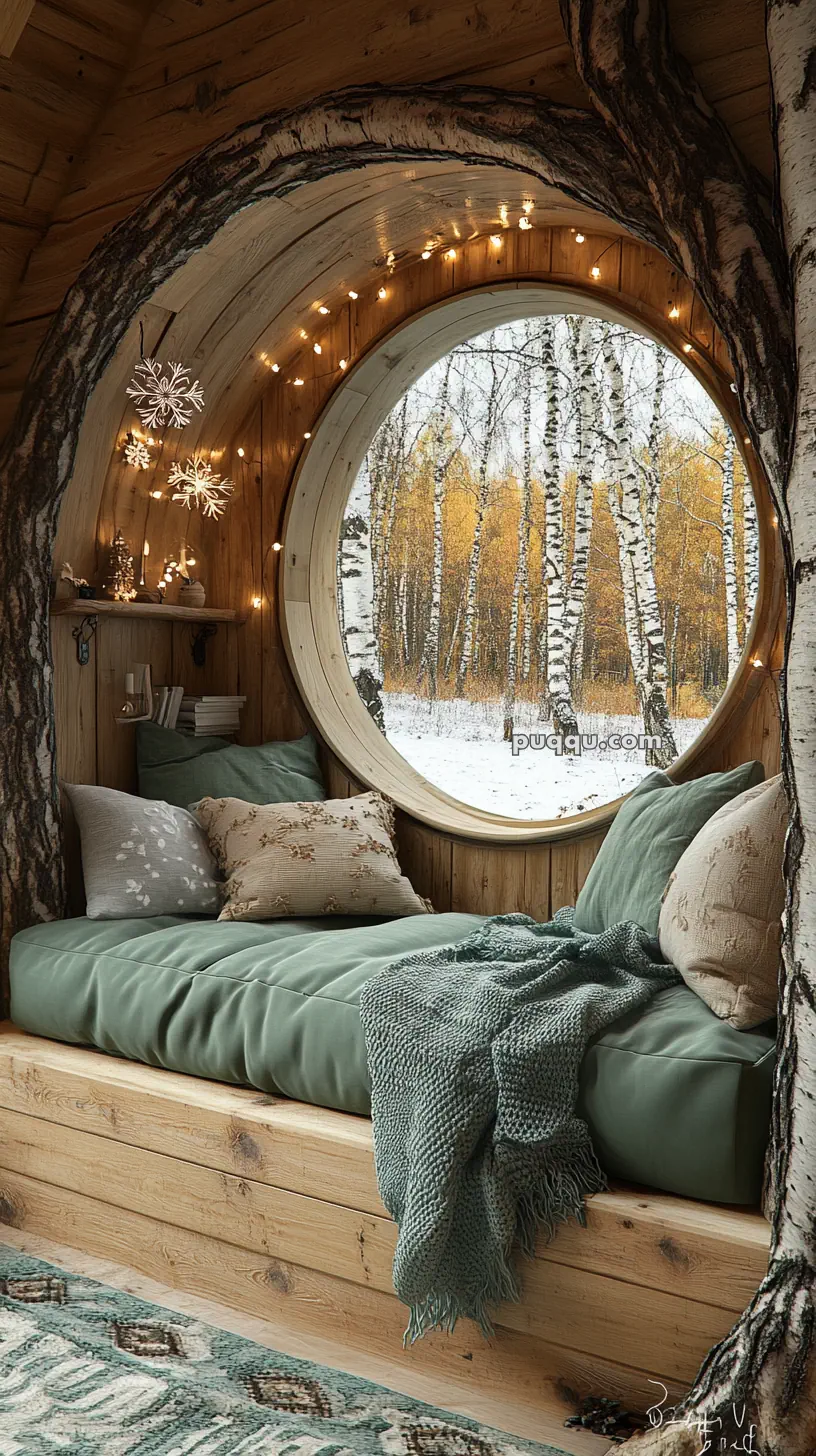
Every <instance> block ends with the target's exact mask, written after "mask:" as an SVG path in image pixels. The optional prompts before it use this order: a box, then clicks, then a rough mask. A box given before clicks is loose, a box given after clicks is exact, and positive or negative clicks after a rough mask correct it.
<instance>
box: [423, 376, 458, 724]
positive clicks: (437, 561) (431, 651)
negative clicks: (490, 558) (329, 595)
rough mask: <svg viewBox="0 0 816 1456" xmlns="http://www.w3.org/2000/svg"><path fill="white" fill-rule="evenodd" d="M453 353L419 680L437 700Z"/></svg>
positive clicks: (443, 403)
mask: <svg viewBox="0 0 816 1456" xmlns="http://www.w3.org/2000/svg"><path fill="white" fill-rule="evenodd" d="M452 358H453V356H452V355H449V356H448V359H447V362H446V364H445V371H444V374H443V376H442V385H441V388H440V391H439V403H438V405H437V409H436V423H435V426H434V435H433V565H432V567H431V612H430V619H429V622H428V631H427V635H426V637H425V645H424V648H423V652H422V662H421V664H420V669H419V681H420V683H421V682H422V681H423V678H424V677H425V674H426V673H427V675H428V695H429V697H430V699H431V702H433V701H434V700H435V698H436V695H437V690H438V687H439V631H440V626H441V620H442V567H443V561H444V548H445V542H444V537H443V532H442V513H443V510H444V505H445V483H446V478H447V473H448V465H449V463H450V462H449V460H448V457H447V455H446V452H445V432H446V427H447V423H448V401H449V398H450V376H451V361H452Z"/></svg>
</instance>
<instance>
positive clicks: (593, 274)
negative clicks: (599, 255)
mask: <svg viewBox="0 0 816 1456" xmlns="http://www.w3.org/2000/svg"><path fill="white" fill-rule="evenodd" d="M589 276H590V278H600V276H601V270H600V268H599V267H598V264H597V263H596V264H595V265H594V267H592V268H590V270H589Z"/></svg>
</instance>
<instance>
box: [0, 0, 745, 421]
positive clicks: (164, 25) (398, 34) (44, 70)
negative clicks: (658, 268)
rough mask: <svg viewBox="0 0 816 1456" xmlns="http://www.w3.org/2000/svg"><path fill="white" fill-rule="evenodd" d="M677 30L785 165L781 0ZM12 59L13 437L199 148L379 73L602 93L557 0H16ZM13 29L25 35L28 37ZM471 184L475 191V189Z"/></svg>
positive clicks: (694, 9) (735, 111)
mask: <svg viewBox="0 0 816 1456" xmlns="http://www.w3.org/2000/svg"><path fill="white" fill-rule="evenodd" d="M669 8H670V12H671V17H672V25H673V30H674V35H675V38H676V41H677V44H678V46H679V48H680V50H681V51H682V52H683V53H684V54H685V55H686V57H687V58H688V60H689V61H690V62H691V64H692V65H693V67H694V69H695V72H696V74H697V77H698V80H699V82H700V85H701V87H702V89H703V91H704V93H705V94H706V96H707V97H708V99H709V101H711V102H712V103H713V104H714V105H715V106H716V108H717V110H718V111H719V112H720V115H721V116H722V117H723V119H724V121H725V122H726V123H727V125H728V126H729V127H730V128H731V130H732V133H733V135H734V137H735V139H736V140H737V142H738V143H739V145H740V146H741V147H742V149H743V151H744V152H745V153H746V155H747V156H748V157H749V158H750V160H751V161H752V162H753V163H754V164H755V165H756V166H757V167H758V168H760V169H762V170H763V171H765V172H766V173H767V172H769V171H770V165H771V147H770V131H769V125H768V74H767V57H766V52H765V43H764V3H763V0H669ZM11 9H12V10H15V11H17V12H20V15H21V14H22V12H23V11H27V10H30V15H29V16H28V19H27V21H26V23H25V24H24V26H23V28H22V31H21V33H20V35H19V39H17V41H16V44H13V49H12V46H11V44H10V45H8V46H6V47H3V45H2V35H0V50H2V49H12V54H11V56H10V58H8V59H0V140H1V142H2V144H1V145H0V158H2V160H1V161H0V317H2V318H3V319H4V327H3V331H2V335H0V433H2V432H3V430H4V429H5V427H6V426H7V425H8V422H9V420H10V417H11V415H12V414H13V411H14V408H15V406H16V403H17V400H18V398H19V393H20V389H21V387H22V384H23V382H24V380H25V377H26V374H27V372H28V369H29V368H30V365H31V361H32V359H33V357H34V353H35V352H36V349H37V347H38V344H39V342H40V340H41V338H42V336H43V334H44V332H45V330H46V328H47V326H48V321H49V319H50V317H51V315H52V314H53V312H54V310H55V309H56V308H57V307H58V306H59V304H60V302H61V300H62V298H63V297H64V294H65V292H66V290H67V288H68V287H69V286H70V284H71V283H72V281H73V280H74V278H75V277H76V275H77V273H78V272H79V270H80V269H81V267H82V265H83V263H84V261H85V259H86V258H87V256H88V254H89V253H90V251H91V250H92V248H93V247H94V246H95V244H96V243H97V242H98V241H99V239H100V238H101V237H102V236H103V235H104V234H105V233H106V232H107V231H108V230H109V229H110V228H111V227H112V226H113V225H114V224H115V223H116V222H117V221H119V220H120V219H121V218H122V217H124V216H126V215H127V214H128V213H129V212H131V211H132V210H133V208H134V207H135V206H136V205H137V204H138V203H139V202H140V201H141V199H142V198H143V197H145V196H146V195H147V194H148V193H149V192H150V191H151V190H152V189H153V188H154V187H155V186H157V185H158V184H159V183H160V182H162V181H163V180H164V179H165V178H166V177H167V176H168V175H169V173H170V172H172V170H173V169H174V168H175V167H177V166H178V165H180V164H181V163H182V162H183V161H184V160H185V159H186V158H188V157H189V156H191V155H192V154H193V153H194V152H196V151H198V150H199V149H200V148H201V147H203V146H205V145H206V144H207V143H209V142H211V141H213V140H214V139H215V138H216V137H219V136H221V135H223V134H224V133H226V132H229V131H231V130H232V129H233V128H234V127H236V126H237V125H239V124H240V123H242V122H244V121H247V120H250V119H252V118H253V117H255V116H258V115H261V114H263V113H264V112H267V111H271V110H276V109H278V108H285V107H288V106H292V105H295V104H298V103H301V102H303V101H305V100H308V99H309V98H311V97H313V96H316V95H318V94H320V93H321V92H323V91H328V90H335V89H338V88H340V87H343V86H347V85H352V84H355V83H361V82H369V81H383V82H389V83H406V82H411V81H417V82H428V81H435V80H443V79H444V80H447V81H460V82H462V81H471V82H473V83H475V84H490V85H494V86H504V87H508V88H512V89H515V90H524V91H527V92H532V93H538V94H541V95H547V96H550V97H551V98H553V99H554V100H557V101H564V102H570V103H576V104H578V105H581V104H584V103H585V96H584V93H583V91H582V88H581V86H580V83H579V82H578V80H577V77H576V75H575V73H574V70H573V67H572V63H571V57H570V53H569V49H568V47H567V45H566V43H565V40H564V34H563V29H562V26H561V21H560V18H559V13H558V3H557V0H424V3H422V4H416V3H413V0H410V3H409V0H397V3H395V0H301V3H300V4H298V5H297V6H295V5H293V3H292V0H207V3H206V4H202V3H201V0H35V3H34V4H33V6H32V5H31V4H30V0H27V3H24V0H15V3H14V4H13V5H12V6H11ZM13 29H14V28H13V27H12V34H11V39H12V41H13ZM468 185H469V184H468V182H467V179H466V177H463V183H462V192H463V195H464V194H465V193H466V192H467V191H468Z"/></svg>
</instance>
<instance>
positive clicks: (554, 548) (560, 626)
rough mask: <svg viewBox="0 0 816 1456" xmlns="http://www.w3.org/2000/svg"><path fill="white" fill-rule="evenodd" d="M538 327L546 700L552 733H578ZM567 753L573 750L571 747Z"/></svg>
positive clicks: (546, 328) (549, 370)
mask: <svg viewBox="0 0 816 1456" xmlns="http://www.w3.org/2000/svg"><path fill="white" fill-rule="evenodd" d="M540 328H541V362H542V367H543V369H544V395H545V401H546V420H545V425H544V468H543V471H542V474H543V485H544V565H545V578H546V585H547V699H548V706H549V711H550V713H551V715H552V723H553V729H554V731H555V732H556V733H563V734H564V735H565V736H566V735H568V734H577V732H578V719H577V717H576V715H575V709H574V707H573V705H572V687H571V684H570V680H569V670H568V648H567V638H566V633H565V624H564V606H565V602H564V596H565V591H564V502H563V496H562V491H561V463H560V460H559V457H558V370H557V368H556V364H555V349H554V344H555V337H554V329H553V323H552V320H551V319H544V320H542V323H541V325H540ZM570 751H572V750H570Z"/></svg>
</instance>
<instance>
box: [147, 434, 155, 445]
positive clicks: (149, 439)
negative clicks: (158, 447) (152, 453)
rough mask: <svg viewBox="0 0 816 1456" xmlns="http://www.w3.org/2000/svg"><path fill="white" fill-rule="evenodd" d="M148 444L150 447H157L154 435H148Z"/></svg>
mask: <svg viewBox="0 0 816 1456" xmlns="http://www.w3.org/2000/svg"><path fill="white" fill-rule="evenodd" d="M147 443H148V445H155V443H156V441H155V440H154V439H153V436H152V435H148V437H147Z"/></svg>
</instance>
